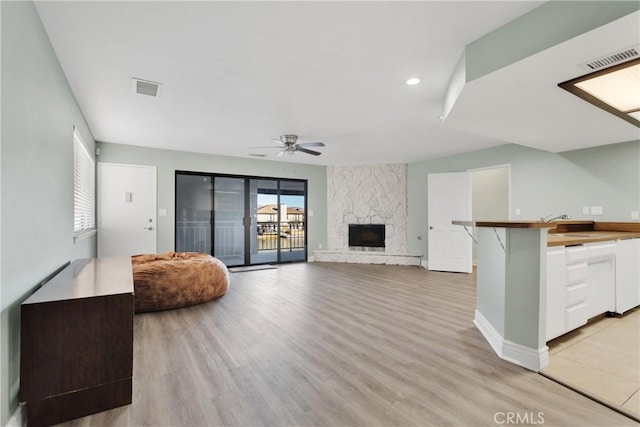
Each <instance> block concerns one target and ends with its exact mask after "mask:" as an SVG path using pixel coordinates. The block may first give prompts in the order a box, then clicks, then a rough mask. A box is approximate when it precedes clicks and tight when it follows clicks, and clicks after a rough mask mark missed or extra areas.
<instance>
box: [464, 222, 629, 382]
mask: <svg viewBox="0 0 640 427" xmlns="http://www.w3.org/2000/svg"><path fill="white" fill-rule="evenodd" d="M453 224H456V225H461V226H465V227H477V237H478V239H477V241H478V248H477V258H478V259H477V262H478V269H477V300H476V311H475V317H474V324H475V325H476V327H477V328H478V330H480V332H481V333H482V334H483V335H484V337H485V339H486V340H487V341H488V342H489V344H490V345H491V347H492V348H493V350H494V351H495V352H496V354H497V355H498V356H499V357H501V358H502V359H505V360H508V361H510V362H513V363H516V364H518V365H521V366H523V367H525V368H527V369H530V370H533V371H539V370H541V369H542V368H544V367H545V366H547V364H548V363H549V355H548V348H547V346H546V342H547V341H548V340H549V332H548V330H553V329H554V328H553V327H550V328H548V325H547V322H548V321H549V316H548V315H547V308H548V307H547V305H548V303H549V302H551V304H554V303H557V302H558V301H559V302H560V304H556V305H557V306H558V307H559V313H560V316H559V318H560V323H561V325H560V328H559V329H558V328H556V329H558V330H559V331H560V332H559V334H561V333H565V332H566V331H568V330H570V329H571V328H572V327H573V325H574V324H578V323H580V322H582V323H585V322H586V321H587V319H588V317H589V316H588V314H594V313H595V312H598V308H597V307H595V310H596V311H595V312H594V311H593V310H594V307H587V302H586V299H587V298H588V295H587V292H592V293H593V291H594V289H596V288H595V281H593V283H591V289H588V288H587V280H586V276H585V278H584V289H583V290H580V288H579V287H576V286H575V285H576V283H574V282H571V283H569V282H570V281H571V280H570V279H571V277H572V276H571V274H569V273H571V272H576V271H579V270H576V269H573V270H569V271H568V272H567V271H565V270H563V272H562V273H561V277H562V280H564V279H565V276H568V277H569V279H567V280H569V282H567V283H566V286H565V283H561V284H560V285H558V286H556V284H555V283H550V284H549V285H553V286H548V283H547V281H548V280H549V276H548V274H547V273H548V272H547V259H548V248H550V247H559V248H564V247H565V246H566V247H568V248H573V247H576V246H579V247H581V248H582V246H583V245H585V244H594V243H595V242H612V243H611V244H610V245H609V246H611V247H612V249H611V251H612V252H611V256H616V254H617V253H618V256H619V257H620V260H630V262H628V263H620V262H619V263H617V264H616V263H611V264H610V265H609V267H608V268H609V270H606V271H605V270H602V269H600V270H595V267H594V271H596V273H597V274H598V275H599V276H605V275H606V274H609V275H610V276H611V277H612V280H614V281H615V272H616V271H615V270H614V269H620V268H623V269H626V270H630V271H626V270H625V271H624V272H620V273H619V274H618V275H619V276H620V277H621V280H624V281H626V285H625V286H626V292H627V295H629V296H628V297H627V301H625V302H624V303H625V304H626V305H625V309H626V308H627V307H629V306H636V305H638V301H637V300H638V299H640V279H638V277H639V275H640V273H639V272H638V271H636V270H638V267H637V265H638V264H640V262H638V261H640V258H639V257H640V255H638V251H640V249H639V248H640V243H639V242H640V240H639V239H638V238H640V223H624V222H594V221H580V220H578V221H576V220H569V221H557V222H544V221H453ZM615 242H621V243H622V242H623V244H616V243H615ZM627 243H631V244H627ZM616 247H617V248H618V249H616ZM594 248H595V247H594ZM620 248H624V249H620ZM590 249H591V248H590V247H589V246H588V245H585V247H584V248H582V252H584V253H586V254H587V256H588V253H589V250H590ZM616 250H617V252H616ZM622 251H624V252H622ZM592 252H594V257H595V258H594V259H596V260H598V258H597V257H598V256H601V253H598V251H597V248H595V249H594V250H592ZM567 257H569V258H570V255H566V253H564V252H563V253H562V254H561V259H562V262H563V265H562V268H563V269H564V268H565V264H564V262H565V260H566V259H569V258H567ZM618 264H622V265H621V266H619V265H618ZM626 264H629V266H627V267H625V265H626ZM594 265H595V264H594ZM598 268H600V267H599V266H598ZM588 271H589V270H588V269H587V264H586V261H585V268H584V274H585V275H586V274H587V273H588ZM601 271H604V272H605V274H601ZM598 278H600V277H598ZM551 280H553V279H551ZM581 280H582V279H581ZM559 286H561V287H559ZM556 287H559V289H558V290H559V296H558V297H557V298H556V296H555V295H547V293H548V292H556V289H555V288H556ZM571 287H572V288H571ZM569 288H571V289H569ZM573 288H575V289H578V290H580V291H579V293H578V294H575V293H574V294H571V292H570V291H571V290H573ZM618 293H619V294H620V293H621V292H620V291H619V292H618ZM609 294H610V295H612V296H613V295H614V294H615V292H614V289H613V288H611V292H610V293H609ZM575 295H580V296H581V298H583V300H584V301H582V300H580V301H576V304H575V306H571V307H568V306H566V305H565V300H571V298H574V297H575ZM549 296H551V297H552V298H549ZM595 298H599V296H598V294H595ZM549 299H551V301H549ZM615 303H616V301H612V302H611V304H609V305H607V306H606V307H605V308H603V309H602V310H600V311H602V312H608V311H617V312H621V311H622V310H616V308H615V307H616V304H615ZM566 304H568V302H567V303H566ZM592 305H593V304H592ZM609 307H611V310H610V308H609ZM587 308H589V310H587ZM554 309H555V307H554ZM580 310H582V311H580ZM598 313H599V312H598ZM565 318H566V320H565ZM575 319H578V320H575ZM552 321H554V322H555V321H556V320H555V319H554V318H552ZM553 326H556V325H553ZM556 336H557V335H556Z"/></svg>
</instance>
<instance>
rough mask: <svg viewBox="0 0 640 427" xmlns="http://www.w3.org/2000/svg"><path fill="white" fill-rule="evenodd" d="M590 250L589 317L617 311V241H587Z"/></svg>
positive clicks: (588, 275)
mask: <svg viewBox="0 0 640 427" xmlns="http://www.w3.org/2000/svg"><path fill="white" fill-rule="evenodd" d="M584 246H585V247H586V248H587V249H588V251H589V260H588V262H587V265H588V273H587V277H588V279H587V284H588V289H587V291H588V292H587V307H586V314H587V319H589V318H591V317H594V316H597V315H599V314H602V313H606V312H608V311H611V312H613V311H615V308H616V303H615V287H616V286H615V280H616V274H615V259H616V242H613V241H609V242H598V243H586V244H585V245H584Z"/></svg>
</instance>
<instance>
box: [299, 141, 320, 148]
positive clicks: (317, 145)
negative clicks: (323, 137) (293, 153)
mask: <svg viewBox="0 0 640 427" xmlns="http://www.w3.org/2000/svg"><path fill="white" fill-rule="evenodd" d="M298 147H324V142H301V143H300V144H298Z"/></svg>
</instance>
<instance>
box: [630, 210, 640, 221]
mask: <svg viewBox="0 0 640 427" xmlns="http://www.w3.org/2000/svg"><path fill="white" fill-rule="evenodd" d="M631 219H632V220H634V221H637V220H639V219H640V212H638V211H631Z"/></svg>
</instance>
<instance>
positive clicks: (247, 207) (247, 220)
mask: <svg viewBox="0 0 640 427" xmlns="http://www.w3.org/2000/svg"><path fill="white" fill-rule="evenodd" d="M179 175H191V176H202V177H209V178H211V183H212V188H211V219H210V222H211V248H210V249H209V253H210V254H211V255H213V256H215V221H216V211H215V179H216V178H235V179H244V217H243V226H244V264H243V266H248V265H261V264H274V263H275V264H288V263H294V262H307V260H308V256H309V247H308V226H309V216H308V209H307V204H308V186H309V182H308V180H306V179H298V178H278V177H268V176H257V175H236V174H224V173H215V172H197V171H184V170H176V171H175V174H174V220H173V229H174V234H173V236H174V242H173V246H174V250H175V249H176V246H177V245H176V236H177V235H178V221H177V218H178V217H177V212H178V194H177V191H178V176H179ZM251 180H273V181H276V182H277V190H276V192H277V203H278V206H280V197H281V196H282V194H281V192H282V189H281V185H280V184H281V182H283V181H288V182H301V183H303V185H304V190H303V191H304V259H300V260H289V261H283V260H282V245H281V242H280V237H278V238H277V239H276V241H277V258H276V261H275V262H274V261H267V262H261V263H260V262H259V263H253V264H252V263H251V227H256V226H257V224H253V218H252V215H251ZM278 218H280V215H278ZM280 225H281V224H280V220H278V221H277V236H280V231H281V230H280Z"/></svg>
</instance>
